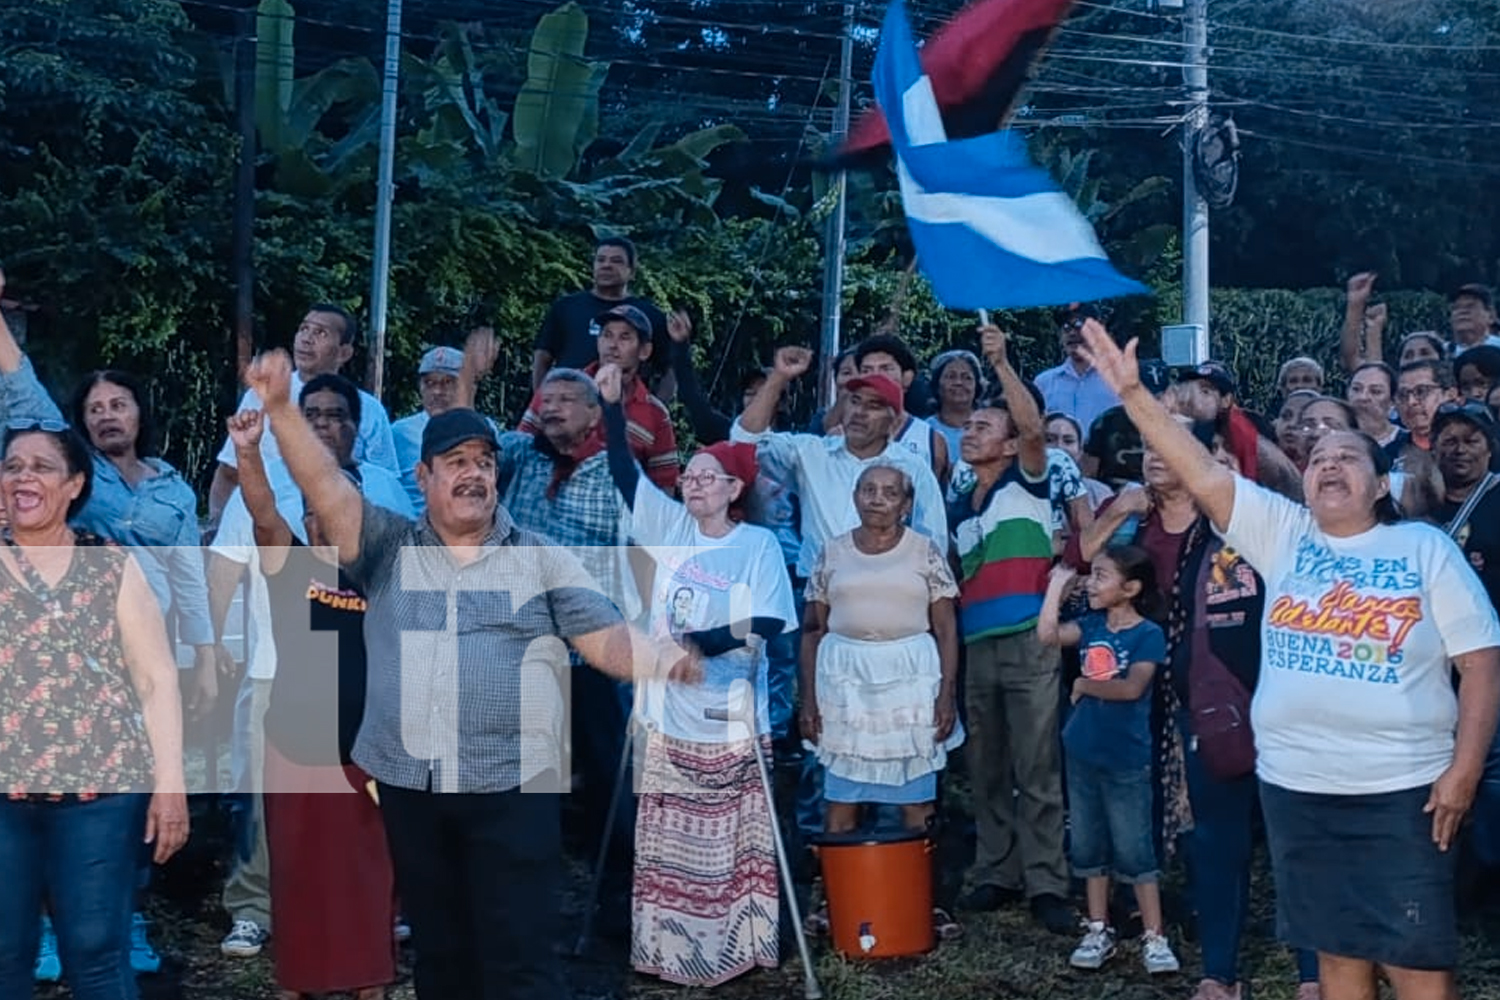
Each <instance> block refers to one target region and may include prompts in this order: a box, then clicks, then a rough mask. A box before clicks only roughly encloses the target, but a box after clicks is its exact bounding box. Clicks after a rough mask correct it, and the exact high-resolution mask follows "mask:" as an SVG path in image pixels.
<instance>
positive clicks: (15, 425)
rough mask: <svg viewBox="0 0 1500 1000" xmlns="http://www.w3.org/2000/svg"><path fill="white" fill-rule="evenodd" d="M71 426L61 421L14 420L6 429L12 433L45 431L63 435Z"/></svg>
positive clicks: (7, 424)
mask: <svg viewBox="0 0 1500 1000" xmlns="http://www.w3.org/2000/svg"><path fill="white" fill-rule="evenodd" d="M71 426H72V425H70V424H68V423H65V422H64V421H61V420H12V421H9V422H8V423H6V425H5V429H6V430H7V431H11V432H18V431H43V432H45V433H47V434H61V433H63V432H64V431H66V430H69V429H70V428H71Z"/></svg>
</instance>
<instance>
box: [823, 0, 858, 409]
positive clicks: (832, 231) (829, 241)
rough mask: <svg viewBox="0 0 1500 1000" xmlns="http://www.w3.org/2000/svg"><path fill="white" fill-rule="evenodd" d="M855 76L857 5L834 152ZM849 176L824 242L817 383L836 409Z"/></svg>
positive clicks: (848, 26) (844, 50)
mask: <svg viewBox="0 0 1500 1000" xmlns="http://www.w3.org/2000/svg"><path fill="white" fill-rule="evenodd" d="M853 75H854V4H852V3H846V4H844V28H843V31H842V32H841V33H840V41H839V103H838V108H837V109H836V110H835V111H834V114H833V136H832V142H833V148H834V149H838V148H839V147H840V146H842V145H843V144H844V140H845V139H846V138H848V136H849V102H850V92H851V90H852V89H853V79H852V78H853ZM846 180H847V174H846V173H845V171H843V170H840V171H839V172H838V173H836V174H834V175H833V190H834V203H833V211H832V212H831V213H830V214H829V216H828V233H827V236H826V238H825V239H824V242H823V335H822V338H821V347H822V351H821V353H822V356H823V363H822V366H821V377H820V378H819V379H818V405H819V406H822V407H824V408H827V407H830V406H832V405H833V398H834V387H833V377H834V374H835V372H834V367H833V359H834V358H835V357H836V356H837V355H838V353H839V327H840V326H841V325H842V324H843V316H844V306H843V295H844V225H845V221H846V219H847V215H848V208H847V206H848V197H847V195H848V189H847V184H846Z"/></svg>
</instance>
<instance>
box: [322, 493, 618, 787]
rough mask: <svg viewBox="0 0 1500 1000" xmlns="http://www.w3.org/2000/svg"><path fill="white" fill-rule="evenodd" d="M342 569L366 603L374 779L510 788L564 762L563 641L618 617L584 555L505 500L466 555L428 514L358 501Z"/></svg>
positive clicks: (360, 750) (365, 743)
mask: <svg viewBox="0 0 1500 1000" xmlns="http://www.w3.org/2000/svg"><path fill="white" fill-rule="evenodd" d="M359 547H360V554H359V558H357V559H356V560H354V562H353V563H351V564H350V565H349V566H348V567H347V571H348V573H349V575H350V577H352V578H353V579H354V580H355V581H356V583H358V584H359V585H360V587H361V589H363V590H364V592H365V594H366V596H367V598H368V600H369V610H368V611H367V613H366V615H365V644H366V646H367V647H368V651H369V687H368V691H367V693H366V696H365V715H364V722H363V724H362V725H361V726H360V730H359V738H358V739H357V740H356V742H355V745H354V761H355V763H357V764H358V765H359V766H360V767H362V768H364V770H365V771H366V772H367V773H368V774H369V775H370V776H371V777H373V778H375V779H376V780H377V781H380V782H383V783H385V784H388V785H393V786H396V787H398V788H409V789H413V790H418V791H424V790H429V789H430V790H431V791H435V792H502V791H507V790H510V789H512V788H517V787H519V786H520V785H522V784H524V783H525V782H528V781H530V780H531V779H532V778H535V777H536V776H537V775H540V774H542V773H543V772H545V771H547V770H549V769H556V768H557V767H558V766H559V764H560V757H561V740H562V719H563V703H562V689H561V688H560V686H559V678H565V677H567V673H566V671H565V668H566V665H567V647H566V644H565V641H566V640H567V639H570V638H573V637H575V636H579V635H585V634H587V633H590V632H597V631H599V630H600V629H604V628H608V627H610V626H612V625H615V624H619V623H620V622H621V621H622V619H621V617H620V613H619V612H618V611H617V610H615V608H614V606H613V605H612V604H611V603H610V601H609V600H608V599H607V598H605V597H604V596H603V595H602V594H600V593H599V591H598V588H597V587H596V586H595V584H594V582H593V580H592V579H591V578H590V577H589V575H588V573H587V572H586V571H585V570H584V569H583V567H582V565H581V564H580V563H579V562H578V560H577V558H576V557H574V556H573V555H572V554H571V553H569V552H568V551H567V550H566V549H563V548H561V547H559V546H556V545H554V544H552V543H551V542H549V541H548V540H547V539H546V538H544V537H543V536H541V535H537V534H535V533H533V532H529V531H523V530H521V529H519V528H517V527H516V526H515V524H514V522H513V521H512V520H511V517H510V515H509V514H508V513H507V512H506V510H505V508H504V507H499V508H497V509H496V511H495V523H494V527H493V528H492V530H491V531H490V534H489V536H488V537H487V538H486V539H485V542H484V545H483V547H482V550H481V552H480V555H479V558H478V559H476V560H474V561H473V562H471V563H469V564H468V565H464V566H460V565H458V564H457V563H456V562H455V561H454V560H453V558H452V556H451V555H450V554H449V552H448V550H447V548H446V547H445V546H444V545H443V543H442V541H441V539H439V538H438V536H437V534H436V532H434V531H433V529H432V525H431V523H430V522H429V521H428V520H427V518H426V517H423V518H422V519H421V520H420V521H413V520H411V519H409V518H405V517H402V516H400V515H399V514H394V513H392V512H390V511H388V510H383V509H381V508H379V507H374V506H372V505H371V504H370V503H369V502H365V504H364V524H363V528H362V530H361V533H360V541H359Z"/></svg>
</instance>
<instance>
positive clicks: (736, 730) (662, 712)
mask: <svg viewBox="0 0 1500 1000" xmlns="http://www.w3.org/2000/svg"><path fill="white" fill-rule="evenodd" d="M631 514H632V517H633V521H632V526H633V529H634V534H635V537H636V540H637V542H638V543H639V544H640V545H642V546H643V547H645V548H646V550H647V551H648V552H649V553H650V554H651V556H652V558H653V559H655V560H656V575H655V579H654V581H653V584H652V588H651V626H650V628H651V634H652V636H654V637H656V638H665V637H668V636H674V637H675V636H681V635H684V634H686V633H691V632H706V631H709V630H711V629H716V628H722V627H724V626H726V625H733V624H734V623H736V622H745V623H747V624H748V623H749V621H750V619H752V618H778V619H780V620H781V621H783V622H785V623H786V625H785V628H784V629H783V631H790V630H792V629H795V628H796V627H797V610H796V606H795V604H794V603H793V600H792V584H791V580H790V579H789V578H788V577H787V573H786V563H784V562H783V561H782V557H781V546H780V544H779V543H778V542H777V541H776V536H775V535H774V534H772V533H771V532H770V531H767V530H766V529H765V528H759V527H756V526H755V525H753V524H737V525H735V527H734V529H733V530H731V531H730V532H729V534H727V535H725V536H724V537H722V538H712V537H710V536H708V535H705V534H704V533H703V532H702V531H700V530H699V528H698V522H697V521H696V520H695V519H694V518H693V516H692V515H691V514H689V513H688V511H687V508H686V507H684V506H683V505H682V504H680V503H678V502H676V501H675V500H673V499H671V498H670V497H668V496H667V495H666V494H665V493H663V492H662V491H661V490H660V489H658V488H657V487H655V486H654V485H652V484H651V482H650V481H649V480H647V479H641V480H640V482H639V485H637V487H636V491H635V507H634V510H633V511H632V512H631ZM745 685H750V686H751V687H753V689H754V697H755V720H756V729H757V731H758V732H759V733H762V734H764V733H769V732H770V731H771V712H770V703H769V700H768V698H767V678H766V657H765V656H764V655H763V652H762V653H761V654H757V653H754V652H752V651H751V650H750V649H749V648H748V647H741V648H739V649H734V650H730V651H729V652H727V653H724V654H722V655H720V656H712V657H707V658H705V659H704V661H703V679H702V680H701V681H699V682H697V683H694V684H680V683H676V682H672V681H655V680H652V681H643V682H642V683H641V699H642V702H641V711H642V714H643V716H644V717H645V719H646V720H647V721H648V722H650V723H654V724H655V725H657V726H658V727H660V728H661V731H662V732H664V733H666V734H667V735H668V736H673V737H676V738H677V739H681V740H691V741H693V742H696V743H724V742H727V741H729V740H731V739H745V738H747V737H748V736H749V733H748V732H746V731H745V730H744V728H743V727H742V726H737V725H735V726H731V725H729V724H726V723H724V722H722V721H715V720H712V719H708V718H706V717H705V716H704V714H703V713H704V711H705V710H706V709H717V710H720V711H722V710H725V709H728V710H731V711H737V710H741V709H743V707H744V703H743V701H742V700H741V699H743V698H744V696H745Z"/></svg>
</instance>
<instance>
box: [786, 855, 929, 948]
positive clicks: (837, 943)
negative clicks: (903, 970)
mask: <svg viewBox="0 0 1500 1000" xmlns="http://www.w3.org/2000/svg"><path fill="white" fill-rule="evenodd" d="M814 843H815V844H816V845H817V851H818V859H819V861H821V862H822V866H823V891H824V893H825V894H826V895H827V897H828V924H829V930H830V932H831V933H832V935H833V946H834V948H835V949H837V950H838V951H839V952H841V953H842V954H844V955H846V956H848V957H849V958H900V957H903V956H907V955H920V954H923V953H924V952H929V951H931V950H932V949H933V947H934V945H935V944H936V938H935V937H934V934H933V930H932V850H933V847H932V843H931V842H930V841H929V840H928V839H927V834H926V833H924V832H922V831H919V830H909V831H908V830H902V831H896V832H892V833H874V834H865V833H858V834H827V835H825V836H822V837H819V838H818V839H817V840H816V841H815V842H814Z"/></svg>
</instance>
